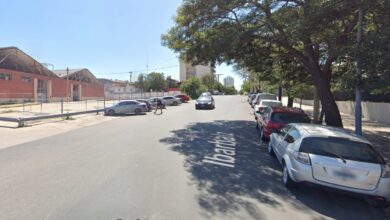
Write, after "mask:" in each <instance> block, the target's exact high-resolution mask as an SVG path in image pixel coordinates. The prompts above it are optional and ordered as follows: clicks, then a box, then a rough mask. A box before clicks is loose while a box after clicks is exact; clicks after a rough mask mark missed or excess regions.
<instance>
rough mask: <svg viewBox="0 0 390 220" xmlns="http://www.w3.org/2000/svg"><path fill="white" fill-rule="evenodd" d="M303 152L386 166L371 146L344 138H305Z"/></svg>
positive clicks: (302, 146) (302, 145)
mask: <svg viewBox="0 0 390 220" xmlns="http://www.w3.org/2000/svg"><path fill="white" fill-rule="evenodd" d="M299 151H301V152H305V153H309V154H316V155H321V156H327V157H334V158H342V159H346V160H354V161H361V162H367V163H379V164H385V161H384V159H383V158H382V156H380V155H379V153H378V152H376V151H375V150H374V149H373V148H372V146H371V145H369V144H366V143H362V142H356V141H351V140H348V139H344V138H318V137H317V138H305V139H303V140H302V144H301V147H300V149H299Z"/></svg>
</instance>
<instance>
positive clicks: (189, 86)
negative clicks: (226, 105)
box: [180, 77, 207, 99]
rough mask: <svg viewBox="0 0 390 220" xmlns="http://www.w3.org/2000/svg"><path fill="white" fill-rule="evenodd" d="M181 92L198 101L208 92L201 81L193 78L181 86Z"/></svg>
mask: <svg viewBox="0 0 390 220" xmlns="http://www.w3.org/2000/svg"><path fill="white" fill-rule="evenodd" d="M180 91H182V92H183V93H185V94H187V95H189V96H190V97H191V98H193V99H196V98H197V97H199V95H200V94H202V92H206V91H207V88H206V86H205V85H203V84H202V82H201V80H200V79H198V78H196V77H191V78H189V79H188V80H187V81H185V82H183V83H182V84H181V86H180Z"/></svg>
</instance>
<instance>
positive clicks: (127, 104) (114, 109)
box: [104, 100, 148, 116]
mask: <svg viewBox="0 0 390 220" xmlns="http://www.w3.org/2000/svg"><path fill="white" fill-rule="evenodd" d="M147 111H148V107H147V106H146V104H145V103H140V102H137V101H135V100H123V101H120V102H119V103H117V104H116V105H113V106H111V107H108V108H106V109H105V110H104V113H105V114H106V115H111V116H112V115H117V114H137V115H139V114H141V113H143V112H147Z"/></svg>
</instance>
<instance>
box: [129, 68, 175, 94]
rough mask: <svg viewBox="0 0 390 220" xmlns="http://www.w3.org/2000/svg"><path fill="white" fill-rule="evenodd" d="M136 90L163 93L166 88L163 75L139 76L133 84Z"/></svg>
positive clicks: (155, 73)
mask: <svg viewBox="0 0 390 220" xmlns="http://www.w3.org/2000/svg"><path fill="white" fill-rule="evenodd" d="M135 86H136V87H137V88H140V89H142V90H143V91H149V90H151V89H152V90H153V91H165V89H166V88H167V82H166V80H165V76H164V73H157V72H152V73H149V74H147V75H146V74H140V75H139V76H138V80H137V81H136V82H135Z"/></svg>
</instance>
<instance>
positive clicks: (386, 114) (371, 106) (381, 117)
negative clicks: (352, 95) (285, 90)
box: [294, 99, 390, 124]
mask: <svg viewBox="0 0 390 220" xmlns="http://www.w3.org/2000/svg"><path fill="white" fill-rule="evenodd" d="M294 102H295V103H299V99H295V100H294ZM302 104H303V105H310V106H312V105H313V100H302ZM336 104H337V106H338V108H339V111H340V112H342V113H344V114H349V115H354V114H355V102H353V101H337V102H336ZM362 114H363V118H366V119H368V120H371V121H377V122H380V123H385V124H390V103H382V102H362Z"/></svg>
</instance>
